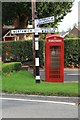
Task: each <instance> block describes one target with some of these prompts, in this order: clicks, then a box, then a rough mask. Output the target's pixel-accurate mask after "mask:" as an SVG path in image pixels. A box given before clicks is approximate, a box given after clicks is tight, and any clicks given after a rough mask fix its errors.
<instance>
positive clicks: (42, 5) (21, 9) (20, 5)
mask: <svg viewBox="0 0 80 120" xmlns="http://www.w3.org/2000/svg"><path fill="white" fill-rule="evenodd" d="M72 5H73V2H37V3H36V6H37V7H36V8H37V16H38V18H43V17H49V16H54V17H55V22H54V23H50V24H46V26H48V27H49V26H50V27H51V26H56V25H57V24H58V22H61V20H62V19H63V18H64V16H65V15H67V13H68V12H71V7H72ZM31 13H32V12H31V2H3V3H2V23H3V24H12V23H14V25H15V26H16V28H25V27H26V26H27V25H28V21H31V18H32V15H31ZM42 26H43V25H42ZM44 26H45V25H44Z"/></svg>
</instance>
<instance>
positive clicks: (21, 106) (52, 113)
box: [0, 95, 78, 118]
mask: <svg viewBox="0 0 80 120" xmlns="http://www.w3.org/2000/svg"><path fill="white" fill-rule="evenodd" d="M44 98H45V96H44V97H42V98H39V97H32V96H25V97H24V96H19V95H18V96H11V95H8V96H3V100H2V117H3V118H78V106H77V104H75V103H74V102H71V101H68V102H66V101H65V102H63V101H60V100H58V101H55V100H54V97H53V99H52V100H51V98H50V97H49V99H47V100H46V99H44ZM65 100H66V99H65ZM0 101H1V98H0Z"/></svg>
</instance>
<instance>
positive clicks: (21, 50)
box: [2, 38, 80, 66]
mask: <svg viewBox="0 0 80 120" xmlns="http://www.w3.org/2000/svg"><path fill="white" fill-rule="evenodd" d="M79 46H80V39H79V38H77V39H74V38H68V39H66V40H65V41H64V51H65V55H64V59H65V60H64V62H65V66H67V65H68V64H79V61H80V47H79ZM39 57H40V65H43V64H44V41H43V40H40V41H39ZM6 58H7V59H8V60H10V59H11V58H13V59H14V61H18V62H23V61H32V62H33V49H32V41H31V40H28V41H12V42H3V43H2V60H3V61H4V62H5V61H6ZM11 60H12V59H11Z"/></svg>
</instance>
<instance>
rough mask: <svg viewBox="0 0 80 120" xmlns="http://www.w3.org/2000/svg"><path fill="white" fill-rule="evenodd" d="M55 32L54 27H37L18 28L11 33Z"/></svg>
mask: <svg viewBox="0 0 80 120" xmlns="http://www.w3.org/2000/svg"><path fill="white" fill-rule="evenodd" d="M35 32H37V33H54V32H55V29H54V28H36V29H17V30H11V34H26V33H35Z"/></svg>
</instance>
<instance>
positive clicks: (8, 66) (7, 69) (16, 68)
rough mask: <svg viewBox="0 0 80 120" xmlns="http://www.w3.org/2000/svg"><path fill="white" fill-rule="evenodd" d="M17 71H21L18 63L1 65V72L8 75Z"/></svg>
mask: <svg viewBox="0 0 80 120" xmlns="http://www.w3.org/2000/svg"><path fill="white" fill-rule="evenodd" d="M19 70H21V63H20V62H10V63H3V64H2V72H3V73H10V72H13V71H19Z"/></svg>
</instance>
